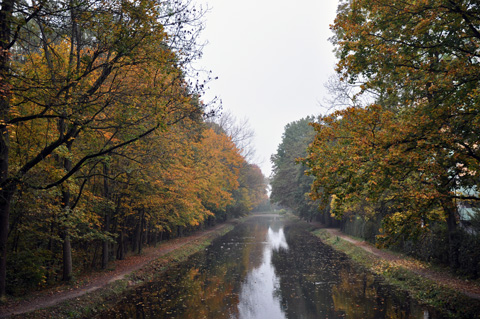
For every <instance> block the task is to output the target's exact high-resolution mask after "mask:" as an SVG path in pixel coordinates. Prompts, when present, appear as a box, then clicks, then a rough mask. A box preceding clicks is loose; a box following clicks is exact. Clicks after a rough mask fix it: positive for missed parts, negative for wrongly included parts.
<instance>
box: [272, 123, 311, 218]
mask: <svg viewBox="0 0 480 319" xmlns="http://www.w3.org/2000/svg"><path fill="white" fill-rule="evenodd" d="M314 121H315V118H314V117H313V116H308V117H305V118H303V119H300V120H298V121H295V122H291V123H289V124H287V125H286V126H285V131H284V133H283V136H282V142H281V143H280V145H279V146H278V149H277V153H276V154H274V155H272V158H271V161H272V163H273V172H272V177H271V181H270V184H271V186H272V193H271V195H270V198H271V201H272V202H273V203H277V204H279V205H281V206H284V207H287V208H289V209H291V210H292V211H293V212H294V213H296V214H298V215H299V216H301V217H303V218H305V219H307V220H312V219H313V218H314V217H315V216H316V215H317V214H318V211H317V207H316V206H317V205H315V204H314V203H313V202H312V201H311V200H310V199H309V198H308V197H307V196H306V195H307V193H308V192H309V189H310V185H311V183H312V178H311V177H310V176H305V174H304V172H305V169H306V167H305V166H304V165H303V164H302V163H297V159H299V158H302V157H304V156H306V154H307V147H308V145H309V143H310V142H312V141H313V137H314V131H313V129H312V127H311V126H310V125H309V123H310V122H314Z"/></svg>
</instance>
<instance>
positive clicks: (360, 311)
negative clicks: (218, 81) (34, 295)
mask: <svg viewBox="0 0 480 319" xmlns="http://www.w3.org/2000/svg"><path fill="white" fill-rule="evenodd" d="M97 318H195V319H196V318H215V319H217V318H228V319H236V318H238V319H257V318H258V319H264V318H268V319H277V318H278V319H283V318H290V319H292V318H355V319H356V318H422V319H424V318H440V317H439V316H438V315H435V314H433V313H432V312H431V311H429V310H427V309H426V308H424V307H421V306H419V305H417V304H416V303H415V302H414V301H412V300H410V299H409V298H408V297H407V296H406V295H405V294H403V293H399V292H394V291H393V290H391V289H390V288H389V287H388V286H387V285H385V284H383V283H382V281H381V280H380V279H379V278H377V277H375V276H373V275H371V274H369V273H367V272H365V271H362V270H361V269H358V268H357V267H355V266H354V265H353V264H352V263H351V262H350V261H349V260H348V258H346V257H345V256H344V255H343V254H340V253H337V252H335V251H334V250H332V249H331V248H330V247H328V246H326V245H324V244H322V243H321V242H320V241H319V240H318V239H317V238H316V237H315V236H313V235H311V234H309V233H308V232H307V231H306V230H305V229H304V228H303V227H302V226H300V225H298V224H287V225H286V224H284V222H283V221H282V220H281V219H280V218H279V217H277V216H272V215H270V216H259V217H253V218H250V219H249V220H248V221H247V222H245V223H244V224H241V225H238V226H237V227H235V229H234V230H233V231H231V232H230V233H228V234H227V235H225V236H223V237H221V238H218V239H217V240H215V241H214V242H213V243H212V245H210V246H209V247H207V249H206V250H205V251H204V252H201V253H198V254H195V255H194V256H192V257H191V258H190V259H189V260H188V261H187V262H185V263H182V264H181V265H178V266H176V267H174V268H172V269H171V270H169V271H167V272H166V273H165V274H164V275H162V276H161V277H159V278H158V279H156V280H155V281H154V282H151V283H148V284H146V285H145V286H142V287H140V288H138V289H137V290H136V291H134V292H133V293H131V294H129V295H127V296H124V298H122V299H121V300H120V301H119V302H118V304H117V305H116V306H115V307H114V308H113V309H111V310H110V311H108V312H105V313H102V314H100V315H99V316H98V317H97Z"/></svg>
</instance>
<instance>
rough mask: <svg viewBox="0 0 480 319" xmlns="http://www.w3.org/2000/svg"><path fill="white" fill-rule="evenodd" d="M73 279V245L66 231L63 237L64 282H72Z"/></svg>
mask: <svg viewBox="0 0 480 319" xmlns="http://www.w3.org/2000/svg"><path fill="white" fill-rule="evenodd" d="M71 279H72V244H71V242H70V235H69V234H68V231H65V233H64V236H63V276H62V280H63V281H70V280H71Z"/></svg>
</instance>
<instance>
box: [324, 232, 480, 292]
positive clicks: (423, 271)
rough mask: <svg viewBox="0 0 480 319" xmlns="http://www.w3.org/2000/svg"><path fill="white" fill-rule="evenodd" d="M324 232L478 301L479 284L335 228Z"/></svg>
mask: <svg viewBox="0 0 480 319" xmlns="http://www.w3.org/2000/svg"><path fill="white" fill-rule="evenodd" d="M315 226H316V227H318V228H323V227H322V226H321V225H315ZM326 230H327V231H328V232H329V233H330V234H331V235H333V236H338V237H340V238H342V239H344V240H346V241H348V242H350V243H352V244H354V245H356V246H358V247H361V248H363V249H364V250H365V251H367V252H369V253H371V254H372V255H375V256H377V257H378V258H381V259H385V260H388V261H389V262H391V263H393V264H395V265H398V266H400V267H403V268H406V269H408V270H410V271H412V272H414V273H416V274H417V275H420V276H423V277H426V278H428V279H431V280H433V281H435V282H436V283H438V284H440V285H442V286H445V287H448V288H451V289H454V290H456V291H459V292H461V293H463V294H465V295H466V296H468V297H470V298H474V299H478V300H480V283H479V282H478V281H477V282H472V281H469V280H466V279H460V278H457V277H455V276H453V275H452V274H450V273H449V272H447V271H437V270H434V269H431V268H428V267H426V266H425V264H423V263H421V262H419V261H417V260H415V259H413V258H410V257H407V256H404V255H400V254H394V253H391V252H388V251H386V250H381V249H378V248H376V247H374V246H373V245H372V244H370V243H367V242H365V241H359V240H356V239H354V238H352V237H350V236H348V235H346V234H344V233H342V232H341V231H340V230H339V229H336V228H326Z"/></svg>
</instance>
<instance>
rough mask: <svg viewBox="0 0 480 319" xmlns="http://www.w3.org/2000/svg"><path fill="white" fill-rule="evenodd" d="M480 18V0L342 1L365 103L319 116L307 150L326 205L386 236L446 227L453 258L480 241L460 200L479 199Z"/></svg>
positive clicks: (345, 40)
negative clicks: (470, 231)
mask: <svg viewBox="0 0 480 319" xmlns="http://www.w3.org/2000/svg"><path fill="white" fill-rule="evenodd" d="M479 25H480V14H479V7H478V4H477V3H476V2H475V1H384V0H374V1H370V0H359V1H343V2H341V4H340V6H339V9H338V14H337V17H336V20H335V23H334V24H333V25H332V30H333V32H334V37H333V42H334V43H335V45H336V53H337V56H338V57H339V62H338V64H337V72H338V74H339V75H340V78H341V80H342V81H344V82H346V83H348V84H349V85H350V86H351V87H353V88H354V89H353V91H354V92H355V95H354V96H352V101H356V103H355V106H352V107H348V108H346V109H343V110H340V111H336V112H333V113H331V114H329V115H326V116H322V117H320V119H319V120H318V122H316V123H314V124H312V125H313V127H314V129H315V131H316V137H315V140H314V141H313V143H312V144H311V145H310V147H309V151H308V152H309V154H308V156H307V157H306V158H305V163H306V164H307V165H308V166H309V168H310V170H309V174H311V175H312V176H313V177H314V178H315V180H314V182H313V186H312V192H311V196H312V198H314V199H317V200H319V201H321V203H322V206H323V207H326V206H330V207H331V209H332V213H333V214H335V215H336V216H337V217H342V216H343V217H344V218H353V217H355V218H356V216H361V218H363V219H365V220H379V221H381V226H380V229H377V234H378V236H377V238H376V240H377V243H378V244H385V245H396V244H398V243H401V242H405V241H407V240H410V239H424V238H426V236H428V234H429V233H430V232H431V231H432V230H433V229H434V226H435V227H436V226H437V225H444V226H445V229H446V233H447V236H446V242H447V243H448V244H447V245H445V246H447V247H449V248H448V250H447V255H448V261H449V264H450V265H451V266H452V267H454V268H458V267H460V264H461V261H460V260H461V257H460V254H461V250H462V249H466V250H468V249H470V248H468V246H469V245H471V244H466V243H471V242H472V240H473V239H469V238H470V237H469V236H470V235H467V234H466V233H465V232H464V231H462V229H461V228H460V227H459V219H460V218H459V213H458V207H459V206H458V205H459V203H463V205H468V206H469V207H470V206H473V207H475V205H477V204H476V203H477V202H478V200H479V199H480V197H479V194H478V185H479V184H478V172H480V166H479V165H480V161H479V159H480V147H479V139H478V137H479V136H480V126H479V119H480V117H479V105H480V103H479V102H480V95H479V90H478V88H479V85H480V76H479V74H480V73H479V71H480V64H479V51H478V48H479V45H480V29H479V28H478V26H479ZM362 97H363V101H367V102H364V103H360V101H362V100H361V98H362ZM352 216H353V217H352ZM467 227H468V226H467ZM472 238H473V237H472ZM468 254H470V256H473V255H475V254H474V253H473V252H472V253H466V254H465V255H468ZM475 258H477V257H475ZM469 269H470V270H469V271H470V272H471V274H473V275H474V276H478V275H479V274H480V271H479V269H478V265H476V266H475V265H473V264H472V266H471V267H470V268H469ZM472 269H473V270H472ZM475 269H476V270H475Z"/></svg>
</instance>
